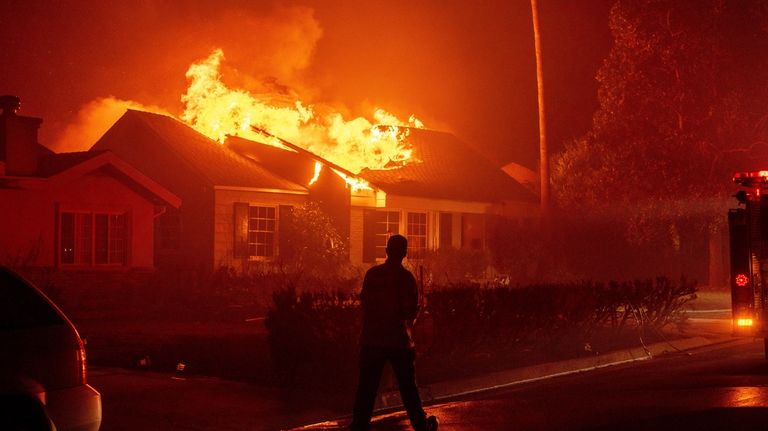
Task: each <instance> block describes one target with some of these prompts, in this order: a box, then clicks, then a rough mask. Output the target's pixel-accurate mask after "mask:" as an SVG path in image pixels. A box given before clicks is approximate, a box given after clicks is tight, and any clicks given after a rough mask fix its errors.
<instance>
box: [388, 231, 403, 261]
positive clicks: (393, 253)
mask: <svg viewBox="0 0 768 431" xmlns="http://www.w3.org/2000/svg"><path fill="white" fill-rule="evenodd" d="M407 254H408V240H407V239H405V237H404V236H402V235H392V236H390V237H389V239H388V240H387V257H388V258H390V259H394V260H403V259H404V258H405V256H406V255H407Z"/></svg>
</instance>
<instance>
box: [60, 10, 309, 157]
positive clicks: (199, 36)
mask: <svg viewBox="0 0 768 431" xmlns="http://www.w3.org/2000/svg"><path fill="white" fill-rule="evenodd" d="M145 3H146V4H148V7H145V8H143V9H141V10H140V11H133V12H131V13H130V14H131V16H132V20H133V21H134V23H135V24H134V25H135V26H136V27H137V28H141V29H142V31H141V37H139V39H134V40H132V41H131V42H129V41H126V40H116V41H112V43H113V44H114V46H111V47H110V49H109V50H107V51H108V52H109V51H110V50H115V49H118V48H122V49H118V50H119V51H121V54H120V57H118V59H117V61H116V62H115V63H114V65H113V69H114V70H113V72H116V73H118V75H117V76H120V77H121V78H122V77H126V79H117V80H116V79H115V75H114V73H112V74H110V75H109V76H101V74H102V73H107V72H105V69H97V70H93V71H91V72H90V75H91V77H92V79H91V83H94V82H97V81H98V82H99V86H98V88H95V87H94V88H93V89H91V91H92V92H95V93H96V94H98V93H101V95H99V96H97V97H95V98H94V99H91V100H90V101H87V102H86V103H85V104H83V105H82V106H80V107H78V108H76V110H77V114H76V115H75V117H74V118H73V119H72V120H71V122H69V123H68V124H67V125H66V126H65V127H63V128H62V129H60V131H57V132H58V133H56V134H55V135H54V137H53V139H52V141H53V144H52V145H51V148H52V149H53V150H54V151H58V152H64V151H83V150H86V149H88V148H90V147H91V146H92V145H93V144H94V143H95V142H96V140H98V139H99V138H100V137H101V136H102V135H103V134H104V132H106V131H107V130H108V129H109V127H110V126H111V125H112V124H113V123H114V122H115V121H116V120H117V119H119V118H120V116H121V115H122V114H123V113H124V112H125V110H126V109H129V108H130V109H139V110H148V111H153V112H160V113H165V114H167V115H172V116H179V115H181V113H182V109H181V108H182V106H181V105H180V102H181V96H182V94H183V93H184V90H182V89H183V88H184V87H185V86H186V84H187V80H186V78H185V75H184V71H185V70H186V69H187V68H188V67H189V65H190V64H192V63H193V62H194V61H196V60H198V59H199V58H201V57H203V56H205V55H208V54H209V53H210V52H211V50H212V49H214V48H220V49H223V50H224V51H225V52H227V63H226V66H225V67H223V68H222V70H221V71H220V73H221V75H222V77H226V80H227V83H228V84H230V85H232V86H233V87H236V88H243V89H246V90H248V91H249V92H251V93H253V94H260V95H264V96H265V97H264V98H265V99H271V100H275V101H276V102H280V101H282V100H290V99H298V98H299V97H298V94H302V98H303V99H307V97H305V95H311V94H315V93H316V91H315V90H312V89H311V88H310V87H309V86H307V85H305V84H304V79H303V78H302V76H301V75H302V72H303V71H305V69H306V68H307V67H309V66H310V65H311V63H312V57H313V53H314V52H315V48H316V46H317V43H318V41H319V40H320V39H321V37H322V34H323V31H322V29H321V27H320V23H319V21H318V20H317V19H316V18H315V16H314V10H313V9H311V8H307V7H298V6H296V7H283V6H275V7H274V8H271V9H267V10H264V9H263V8H262V9H259V10H252V9H245V8H232V7H230V8H227V7H214V6H215V5H213V4H211V5H199V6H198V8H197V9H195V8H194V7H190V8H186V9H185V10H184V14H183V15H180V14H179V10H178V9H177V8H176V7H175V6H174V7H171V5H170V4H166V3H164V2H162V1H160V2H152V1H150V2H145ZM171 3H174V4H175V2H171ZM150 6H151V7H150ZM134 42H135V43H134ZM119 68H122V69H123V70H118V69H119ZM97 76H98V78H97ZM92 85H95V84H92ZM113 94H118V95H121V96H122V98H120V97H115V96H112V95H113ZM107 95H109V96H107ZM126 96H127V97H126ZM128 99H131V100H128ZM85 100H88V99H87V98H86V99H85Z"/></svg>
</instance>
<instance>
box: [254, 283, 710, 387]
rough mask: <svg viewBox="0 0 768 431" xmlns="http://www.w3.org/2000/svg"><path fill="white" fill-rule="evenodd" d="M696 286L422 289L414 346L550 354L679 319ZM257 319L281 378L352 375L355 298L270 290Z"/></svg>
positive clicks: (430, 352)
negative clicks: (267, 305)
mask: <svg viewBox="0 0 768 431" xmlns="http://www.w3.org/2000/svg"><path fill="white" fill-rule="evenodd" d="M695 292H696V287H695V284H694V283H689V282H687V281H686V280H685V279H682V280H681V281H680V282H679V283H673V282H671V281H670V280H669V279H667V278H664V277H659V278H657V279H655V280H641V281H632V282H623V283H619V282H610V283H607V284H604V283H597V282H588V281H585V282H578V283H569V284H538V285H530V286H526V287H509V286H499V285H493V284H479V283H462V284H452V285H445V286H441V287H438V288H436V289H434V290H433V291H431V292H430V293H428V294H427V295H426V302H425V307H424V309H423V312H422V315H421V317H420V319H421V320H422V322H421V325H424V326H428V327H429V328H430V330H428V331H425V330H420V331H418V332H417V336H420V337H422V338H419V339H417V344H418V345H419V346H420V348H421V349H422V350H425V351H424V353H425V354H426V356H427V357H433V358H440V361H441V362H445V363H448V364H459V365H460V364H462V363H466V361H467V360H468V359H470V358H471V357H473V356H474V355H476V354H477V353H478V352H491V353H493V352H506V351H514V350H515V349H518V350H519V349H522V348H527V347H529V346H532V345H535V346H538V347H540V348H542V349H545V350H546V349H550V350H553V351H555V352H556V353H557V349H559V347H557V346H560V345H562V344H563V343H564V344H566V345H579V344H580V343H582V342H583V341H585V340H590V338H591V337H592V335H593V334H594V333H595V331H608V333H609V334H613V336H614V337H618V336H620V335H622V334H623V333H624V332H626V331H628V330H632V331H635V330H645V329H648V328H657V329H660V328H662V327H664V326H666V325H668V324H670V323H673V322H679V321H680V319H682V318H683V317H684V316H683V305H684V304H685V303H686V302H688V301H690V300H691V299H693V298H695ZM425 323H428V324H427V325H425ZM266 325H267V329H268V331H269V335H268V337H269V338H268V339H269V347H270V351H271V354H272V357H273V362H274V364H275V367H276V371H277V372H278V375H279V376H280V377H281V379H282V381H283V382H284V383H286V384H289V385H290V384H297V383H300V384H301V385H302V386H306V385H307V384H314V385H317V386H323V385H328V384H329V383H333V385H334V387H344V386H349V385H351V384H352V383H353V382H354V377H355V373H354V372H352V371H351V370H355V369H356V367H355V360H356V355H355V353H356V351H357V347H356V346H357V340H358V335H359V332H360V310H359V303H358V300H357V298H356V296H355V295H350V294H348V293H343V292H339V291H335V292H330V291H326V292H325V293H322V292H321V293H309V292H304V293H299V292H298V291H297V290H296V289H294V288H288V289H284V290H281V291H278V292H276V293H275V295H274V297H273V304H272V308H271V309H270V311H269V314H268V316H267V322H266ZM417 328H418V326H417ZM491 353H489V354H491Z"/></svg>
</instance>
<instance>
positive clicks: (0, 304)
mask: <svg viewBox="0 0 768 431" xmlns="http://www.w3.org/2000/svg"><path fill="white" fill-rule="evenodd" d="M0 346H1V347H0V429H2V430H57V431H65V430H78V431H81V430H82V431H91V430H94V431H95V430H98V429H99V426H100V425H101V395H100V394H99V393H98V392H97V391H96V390H95V389H93V388H92V387H91V386H89V385H88V381H87V366H86V362H85V346H84V344H83V341H82V339H81V338H80V335H78V333H77V330H76V329H75V327H74V325H72V322H70V321H69V319H67V317H66V316H65V315H64V313H62V312H61V310H60V309H59V308H58V307H57V306H56V305H55V304H54V303H53V302H51V300H50V299H48V297H46V296H45V295H44V294H43V293H42V292H41V291H40V290H39V289H37V288H36V287H35V286H34V285H33V284H32V283H30V282H29V281H27V280H26V279H24V278H23V277H21V276H19V275H18V274H16V273H15V272H13V271H11V270H9V269H8V268H5V267H2V266H0Z"/></svg>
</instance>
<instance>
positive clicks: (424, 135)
mask: <svg viewBox="0 0 768 431" xmlns="http://www.w3.org/2000/svg"><path fill="white" fill-rule="evenodd" d="M408 142H409V144H410V145H411V146H412V148H413V157H414V158H416V159H418V160H419V161H420V162H418V163H411V164H407V165H405V166H401V167H398V168H396V169H378V170H377V169H363V170H362V171H361V172H360V176H361V177H363V178H364V179H366V180H368V181H369V182H370V183H371V184H374V185H376V186H378V187H380V188H381V189H382V190H384V191H385V192H387V193H390V194H396V195H403V196H419V197H427V198H437V199H451V200H463V201H475V202H501V201H520V202H531V203H535V202H537V201H538V199H537V197H536V196H535V195H534V194H533V193H532V192H530V191H529V190H528V189H526V188H525V187H523V186H522V185H521V184H520V183H519V182H517V181H515V180H514V179H513V178H511V177H509V176H508V175H506V174H505V173H504V172H503V171H502V170H501V169H499V168H498V167H496V166H495V165H494V164H493V163H491V162H490V161H489V160H487V159H486V158H484V157H483V156H481V155H480V154H478V153H477V152H476V151H474V150H473V149H471V148H470V147H469V146H468V145H467V144H465V143H464V142H462V141H460V140H459V139H458V138H456V137H455V136H454V135H452V134H450V133H444V132H436V131H431V130H423V129H411V133H410V135H409V136H408Z"/></svg>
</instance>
